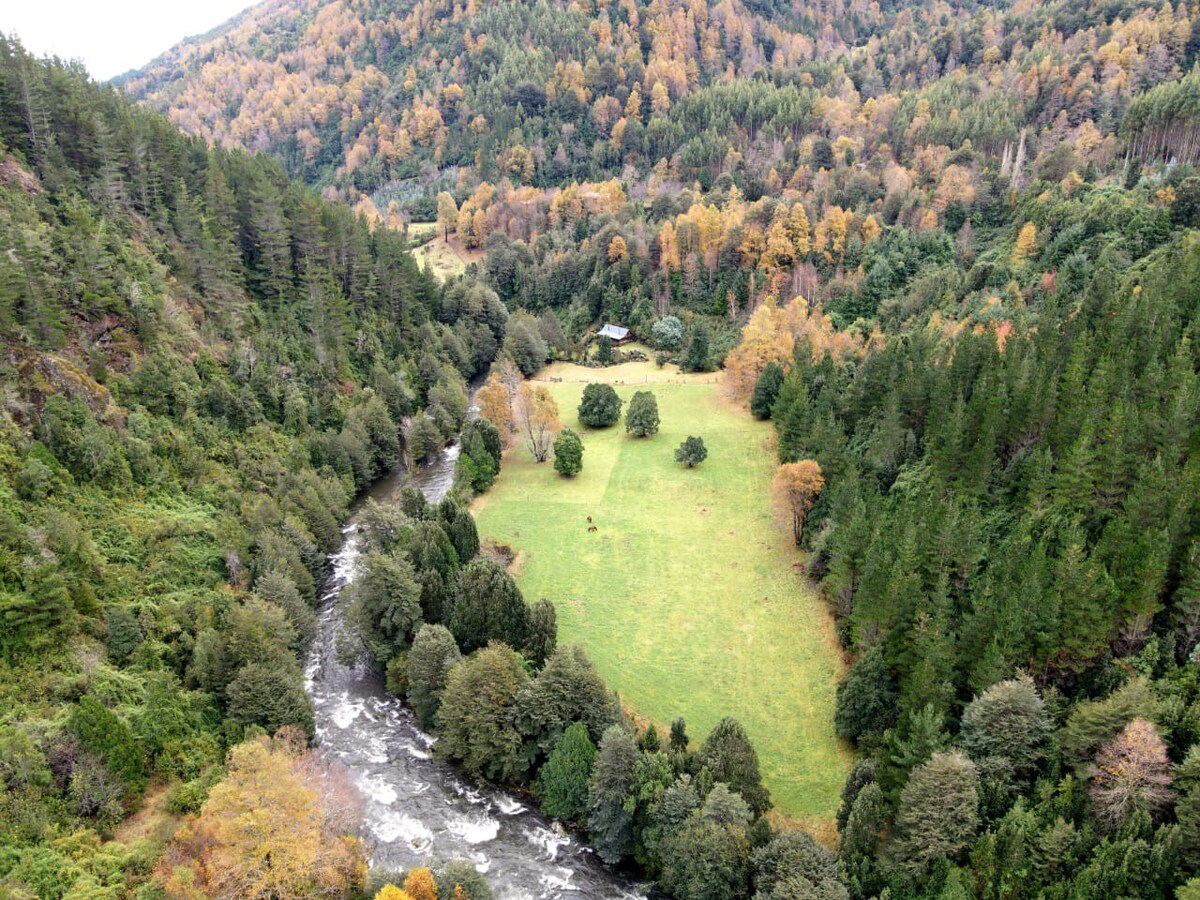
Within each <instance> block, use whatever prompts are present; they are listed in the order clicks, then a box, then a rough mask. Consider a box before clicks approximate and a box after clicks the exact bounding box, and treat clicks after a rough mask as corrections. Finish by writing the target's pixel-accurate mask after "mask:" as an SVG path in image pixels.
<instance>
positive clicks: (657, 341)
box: [650, 316, 683, 350]
mask: <svg viewBox="0 0 1200 900" xmlns="http://www.w3.org/2000/svg"><path fill="white" fill-rule="evenodd" d="M650 334H651V336H652V337H653V338H654V346H655V347H657V348H658V349H659V350H678V349H679V348H680V347H681V346H682V345H683V323H682V322H680V321H679V319H678V317H676V316H663V317H662V318H661V319H659V320H658V321H657V322H655V323H654V326H653V327H652V328H651V329H650Z"/></svg>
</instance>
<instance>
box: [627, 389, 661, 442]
mask: <svg viewBox="0 0 1200 900" xmlns="http://www.w3.org/2000/svg"><path fill="white" fill-rule="evenodd" d="M660 424H661V422H660V420H659V418H658V401H657V400H655V399H654V394H652V393H651V392H650V391H638V392H637V393H636V394H634V395H633V399H632V400H630V401H629V411H628V412H626V413H625V431H626V432H627V433H628V434H632V435H634V436H636V437H649V436H650V435H652V434H658V426H659V425H660Z"/></svg>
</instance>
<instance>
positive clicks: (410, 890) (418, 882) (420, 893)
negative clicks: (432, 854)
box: [404, 868, 438, 900]
mask: <svg viewBox="0 0 1200 900" xmlns="http://www.w3.org/2000/svg"><path fill="white" fill-rule="evenodd" d="M404 893H406V894H408V896H409V897H411V898H412V900H438V893H437V882H436V881H434V879H433V872H431V871H429V869H426V868H421V869H413V870H412V871H411V872H409V873H408V876H407V877H406V878H405V879H404Z"/></svg>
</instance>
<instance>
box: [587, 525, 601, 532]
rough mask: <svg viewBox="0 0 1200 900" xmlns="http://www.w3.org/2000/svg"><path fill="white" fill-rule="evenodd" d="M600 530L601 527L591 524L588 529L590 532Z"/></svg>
mask: <svg viewBox="0 0 1200 900" xmlns="http://www.w3.org/2000/svg"><path fill="white" fill-rule="evenodd" d="M599 530H600V529H599V528H597V527H596V526H595V525H589V526H588V531H589V532H590V531H599Z"/></svg>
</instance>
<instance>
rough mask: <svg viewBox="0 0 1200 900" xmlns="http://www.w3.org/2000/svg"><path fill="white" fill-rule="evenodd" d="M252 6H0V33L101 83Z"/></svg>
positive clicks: (139, 1) (37, 1) (8, 0)
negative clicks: (71, 63)
mask: <svg viewBox="0 0 1200 900" xmlns="http://www.w3.org/2000/svg"><path fill="white" fill-rule="evenodd" d="M253 5H254V2H253V0H199V2H197V0H3V2H0V31H3V32H4V33H6V34H16V36H17V37H19V38H20V39H21V43H22V44H24V45H25V47H26V49H28V50H29V51H30V52H32V53H35V54H37V55H39V56H40V55H43V54H50V53H53V54H57V55H58V56H61V57H63V58H64V59H80V60H83V62H84V64H85V65H86V66H87V67H88V71H89V72H91V73H92V77H93V78H98V79H101V80H103V79H107V78H112V77H113V76H114V75H120V74H121V73H122V72H126V71H128V70H129V69H136V68H138V67H139V66H141V65H143V64H145V63H148V62H149V61H150V60H152V59H154V57H156V56H158V55H159V54H160V53H162V52H163V51H164V50H166V49H168V48H169V47H171V46H173V45H174V44H177V43H178V42H179V41H180V40H182V39H183V38H185V37H188V36H190V35H193V34H203V33H204V32H206V31H208V30H209V29H211V28H215V27H216V26H217V25H220V24H221V23H222V22H224V21H225V20H226V19H229V18H231V17H232V16H234V15H235V14H237V13H239V12H241V11H242V10H243V9H245V8H246V7H248V6H253Z"/></svg>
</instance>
